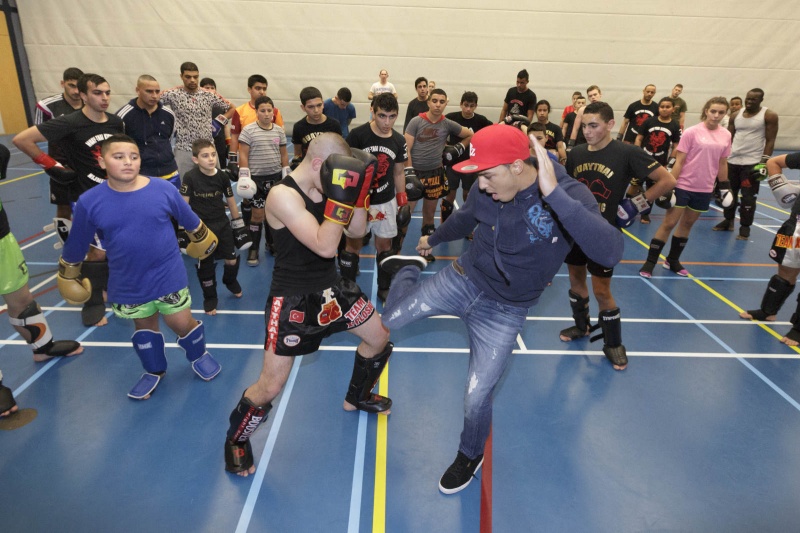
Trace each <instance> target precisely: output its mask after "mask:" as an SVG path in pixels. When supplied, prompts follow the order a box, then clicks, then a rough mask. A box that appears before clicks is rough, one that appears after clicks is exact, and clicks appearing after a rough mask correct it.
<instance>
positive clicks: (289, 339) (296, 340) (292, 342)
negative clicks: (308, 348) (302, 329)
mask: <svg viewBox="0 0 800 533" xmlns="http://www.w3.org/2000/svg"><path fill="white" fill-rule="evenodd" d="M283 344H285V345H286V346H289V347H292V346H297V345H298V344H300V337H298V336H297V335H286V336H285V337H284V338H283Z"/></svg>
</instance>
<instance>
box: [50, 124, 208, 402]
mask: <svg viewBox="0 0 800 533" xmlns="http://www.w3.org/2000/svg"><path fill="white" fill-rule="evenodd" d="M98 161H99V163H100V165H101V166H102V167H103V169H104V170H105V171H106V175H107V176H108V179H107V180H106V181H104V182H103V183H101V184H99V185H97V186H96V187H93V188H92V189H90V190H88V191H86V192H85V193H83V194H82V195H81V197H80V198H79V199H78V203H77V204H76V205H75V211H74V216H73V219H72V231H71V232H70V235H69V239H68V240H67V242H66V244H65V245H64V250H63V255H62V256H61V258H60V259H59V262H58V276H57V283H58V290H59V291H60V292H61V295H62V296H63V297H64V299H65V300H67V301H68V302H70V303H73V304H80V303H83V302H85V301H86V300H88V299H89V297H90V296H91V289H92V287H91V283H90V281H89V280H88V279H85V278H84V279H81V262H82V261H83V258H84V257H85V256H86V250H87V249H88V248H89V244H90V243H91V242H92V241H93V238H94V235H95V233H98V234H99V235H101V239H102V244H103V248H104V249H105V250H106V252H107V257H108V270H109V277H108V301H109V302H112V304H111V309H112V311H113V312H114V314H115V315H117V316H118V317H120V318H128V319H132V320H133V323H134V327H135V330H136V331H135V333H134V334H133V337H132V339H131V341H132V342H133V347H134V349H135V350H136V353H137V355H138V356H139V359H140V360H141V362H142V366H143V367H144V370H145V373H144V374H142V377H141V378H140V379H139V381H138V382H137V383H136V385H134V387H133V388H132V389H131V391H130V392H129V393H128V396H129V397H130V398H133V399H135V400H146V399H147V398H149V397H150V395H151V394H152V393H153V391H154V390H155V389H156V387H157V386H158V383H159V381H160V380H161V378H162V377H163V376H164V373H165V372H166V370H167V358H166V353H165V349H164V348H165V347H164V336H163V335H162V334H161V332H160V331H159V325H158V317H159V314H162V315H164V321H165V322H166V323H167V326H169V328H170V329H171V330H172V331H174V332H175V333H177V334H178V335H179V338H178V345H179V346H180V347H181V348H183V350H184V351H185V352H186V358H187V359H188V360H189V362H190V363H191V364H192V369H193V370H194V371H195V372H196V373H197V375H198V376H200V377H201V378H202V379H203V380H205V381H210V380H211V379H213V378H214V377H215V376H216V375H217V374H219V371H220V370H221V368H222V367H221V366H220V365H219V363H217V362H216V361H215V360H214V358H213V357H211V354H210V353H208V352H207V351H206V343H205V334H204V330H203V323H202V322H197V321H196V320H195V319H194V318H192V313H191V309H190V306H191V303H192V298H191V296H190V295H189V288H188V287H187V281H188V280H187V277H186V268H185V267H184V266H183V260H182V259H181V254H180V251H179V250H178V243H177V242H176V241H175V233H174V232H173V230H172V224H170V217H174V218H175V219H177V221H178V223H179V224H181V225H182V226H183V227H185V228H192V229H191V230H190V231H188V232H187V233H188V236H189V240H190V241H191V242H190V243H189V245H188V246H187V249H186V253H187V254H188V255H189V256H191V257H195V258H198V259H203V258H206V257H208V256H209V255H211V254H212V253H213V252H214V250H215V249H216V247H217V237H216V235H214V233H213V232H211V231H209V229H208V228H207V227H206V225H205V224H203V222H202V221H201V220H200V219H199V218H198V217H197V215H195V214H194V212H192V210H191V208H190V207H189V206H188V205H187V204H186V202H184V201H183V198H181V195H180V193H179V192H178V191H177V190H176V189H175V187H174V186H172V184H170V183H167V182H165V181H164V180H160V179H150V178H148V177H146V176H142V175H141V174H139V168H140V156H139V147H138V146H137V145H136V141H134V140H133V139H131V138H130V137H128V136H126V135H121V134H117V135H112V136H111V137H109V138H108V139H106V141H105V142H104V143H103V145H102V148H101V152H100V159H99V160H98Z"/></svg>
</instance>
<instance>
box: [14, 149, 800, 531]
mask: <svg viewBox="0 0 800 533" xmlns="http://www.w3.org/2000/svg"><path fill="white" fill-rule="evenodd" d="M2 142H3V143H5V144H6V145H9V146H10V141H9V138H8V137H5V138H3V139H2ZM12 153H13V154H14V155H13V157H12V160H11V165H10V172H9V174H10V176H9V178H8V179H7V180H6V181H5V182H0V198H1V199H2V201H3V205H4V207H5V209H6V210H7V212H8V216H9V219H10V221H11V228H12V231H13V232H14V234H15V235H16V237H17V239H18V240H19V241H20V243H21V246H22V247H23V253H24V254H25V257H26V259H27V261H28V265H29V268H30V273H31V279H30V286H31V289H32V290H33V292H34V293H35V296H36V299H37V301H38V302H39V303H40V304H41V305H42V307H43V308H44V309H45V310H46V312H47V313H48V320H49V322H50V325H51V327H52V329H53V331H54V333H55V336H56V338H63V339H67V338H69V339H78V340H80V341H81V342H82V343H83V345H84V346H85V348H86V349H85V352H84V353H83V354H82V355H80V356H77V357H74V358H69V359H61V360H54V361H51V362H47V363H34V362H33V360H32V357H31V351H30V349H29V348H28V347H27V346H26V345H25V344H24V343H23V342H22V341H21V340H20V338H19V337H18V335H16V334H15V333H14V330H13V329H12V328H11V326H10V325H9V324H8V322H7V321H6V320H5V318H4V317H3V318H0V330H2V334H1V336H2V339H4V340H0V368H1V369H2V371H3V374H4V379H3V382H4V384H5V385H7V386H9V387H11V389H12V390H13V391H14V394H15V396H16V398H17V401H18V403H19V405H20V407H27V408H35V409H37V410H38V418H36V420H34V421H33V422H32V423H31V424H29V425H28V426H25V427H23V428H21V429H18V430H15V431H2V432H0V487H2V490H1V491H0V494H2V497H0V531H3V532H40V531H41V532H53V531H58V532H71V531H75V532H85V531H103V532H117V531H124V532H127V531H158V532H160V531H170V532H177V531H180V532H183V531H186V532H189V531H191V532H229V531H230V532H233V531H242V532H244V531H251V532H256V531H258V532H261V531H270V532H359V531H360V532H367V531H373V532H383V531H389V532H414V533H416V532H478V531H480V532H488V531H492V530H494V531H496V532H521V531H546V532H561V531H563V532H583V531H586V532H639V531H658V532H667V531H669V532H675V531H682V532H688V531H692V532H712V531H719V532H768V531H775V532H786V531H798V530H799V529H800V403H798V402H799V401H800V364H798V353H800V350H797V349H795V348H789V347H787V346H785V345H783V344H781V343H780V342H779V339H780V337H781V336H782V335H783V334H784V333H785V332H786V331H788V329H789V324H788V319H789V317H790V316H791V314H792V312H793V311H794V309H795V305H796V301H795V296H794V295H792V297H790V298H789V300H787V302H786V304H785V305H784V308H783V309H782V310H781V312H780V314H779V316H778V322H775V323H770V324H766V323H764V324H758V323H754V322H750V321H744V320H740V319H739V318H738V316H737V315H738V313H739V311H741V310H743V309H753V308H757V307H758V305H759V302H760V301H761V296H762V294H763V291H764V289H765V287H766V284H767V281H768V279H769V278H770V277H771V276H772V275H773V274H774V273H775V272H776V267H775V263H773V262H772V261H771V260H770V259H769V257H768V256H767V251H768V249H769V247H770V244H771V241H772V237H773V234H774V233H775V231H776V229H777V228H778V227H779V226H780V224H781V223H782V221H783V220H784V219H785V217H786V214H787V213H786V211H783V210H781V209H778V208H776V207H775V202H774V200H773V198H772V195H771V194H770V193H769V191H768V189H767V187H766V185H764V186H763V187H762V194H761V196H760V197H759V207H758V210H757V214H756V224H755V225H754V227H753V231H752V236H751V238H750V240H749V241H746V242H744V241H738V240H736V239H735V235H736V233H730V232H712V231H711V227H712V226H713V225H714V224H716V223H717V222H718V221H719V220H720V217H721V214H720V212H719V211H718V210H716V209H712V210H711V211H709V212H708V213H707V215H706V216H704V217H703V218H701V219H700V221H699V222H698V223H697V225H696V226H695V228H694V231H693V232H692V235H691V238H690V240H689V243H688V246H687V248H686V250H685V252H684V254H683V257H682V258H681V259H682V262H683V264H684V266H685V267H686V268H687V269H688V270H689V271H690V273H691V276H690V277H689V278H680V277H678V276H676V275H674V274H672V273H671V272H669V271H667V270H663V269H661V268H657V269H656V271H655V272H654V276H653V278H652V279H651V280H645V279H643V278H640V277H639V276H638V274H637V272H638V268H639V266H640V265H641V263H642V262H643V260H644V258H645V255H646V246H647V244H648V243H649V241H650V239H651V238H652V235H653V234H654V233H655V230H656V229H657V227H658V225H659V223H660V222H661V220H662V218H663V217H662V214H663V212H662V211H660V210H658V209H656V210H655V211H654V213H653V215H652V221H653V222H652V224H650V225H642V224H640V223H638V222H637V223H636V224H634V225H633V226H632V227H631V228H630V230H629V231H628V232H626V247H625V256H624V260H623V262H622V264H620V265H619V266H618V267H617V269H616V271H615V276H614V282H613V285H612V287H613V290H614V296H615V297H616V299H617V302H618V304H619V306H620V308H621V309H622V314H623V322H624V324H623V337H624V342H625V345H626V346H627V349H628V356H629V358H630V364H629V366H628V369H627V370H625V371H624V372H615V371H614V370H612V368H611V366H610V364H609V363H608V361H607V360H606V359H605V357H603V355H602V351H601V350H602V346H601V345H600V342H596V343H589V342H588V341H577V342H572V343H562V342H560V341H559V339H558V332H559V330H560V329H562V328H565V327H567V326H568V325H570V323H571V318H570V308H569V304H568V301H567V289H568V280H567V277H566V270H565V269H562V271H561V273H560V274H559V275H558V276H557V277H556V278H555V280H554V281H553V285H552V287H551V288H550V289H549V290H548V291H546V292H545V294H544V296H543V297H542V299H541V301H540V303H539V305H537V306H536V307H534V308H532V309H531V311H530V314H529V318H528V323H527V324H526V326H525V329H524V331H523V332H522V334H521V335H520V337H519V346H518V350H517V351H516V354H517V355H516V357H515V359H514V360H513V361H512V363H511V365H510V368H509V370H508V372H507V374H506V375H505V377H504V379H503V381H502V382H501V384H500V386H499V388H498V393H497V395H496V401H495V404H494V427H493V432H492V437H491V439H490V442H489V447H488V448H487V455H486V461H485V463H484V467H483V469H482V470H481V471H480V473H479V474H478V479H477V480H475V481H474V482H473V483H472V484H471V485H470V486H469V487H467V488H466V489H465V490H464V491H462V492H460V493H458V494H456V495H452V496H445V495H443V494H441V493H439V491H438V486H437V484H438V480H439V477H440V476H441V474H442V473H443V471H444V470H445V469H446V468H447V466H448V465H449V464H450V463H451V462H452V460H453V459H454V457H455V454H456V450H457V447H458V439H459V433H460V430H461V423H462V414H463V408H462V395H463V390H464V382H465V374H466V365H467V345H468V344H467V336H466V331H465V329H464V326H463V324H462V323H461V322H460V321H459V320H457V319H454V318H452V317H434V318H431V319H428V320H425V321H422V322H419V323H417V324H414V325H412V326H409V327H408V328H406V329H404V330H398V331H394V332H392V339H393V341H394V343H395V346H396V347H395V353H394V356H393V357H392V360H391V363H390V364H389V366H388V372H386V375H385V376H384V378H383V379H382V380H381V385H380V386H381V389H382V392H383V393H385V394H388V395H390V396H391V397H392V399H393V400H394V406H393V408H392V414H391V415H390V416H389V417H388V418H387V417H378V416H375V415H366V414H364V413H350V412H345V411H343V410H342V407H341V406H342V400H343V398H344V394H345V390H346V386H347V383H348V380H349V376H350V373H351V370H352V360H353V349H354V347H355V345H356V342H355V341H356V339H355V337H353V336H351V335H347V334H344V333H343V334H339V335H336V336H334V337H332V338H330V339H328V341H327V342H325V344H324V346H323V347H322V349H321V350H320V351H319V352H318V353H315V354H311V355H307V356H305V357H302V358H298V359H297V360H296V364H295V367H294V370H293V372H292V374H291V377H290V379H289V382H288V384H287V386H286V389H285V390H284V392H283V394H282V395H281V396H280V397H279V398H278V399H277V400H276V401H275V402H274V404H275V408H274V409H273V411H272V413H271V415H270V418H269V421H268V423H267V424H265V425H264V426H262V427H261V428H260V429H259V431H258V432H257V433H256V435H255V436H254V438H253V448H254V451H255V456H256V461H257V467H258V471H257V473H256V475H255V476H251V477H248V478H246V479H245V478H239V477H237V476H233V475H230V474H227V473H226V472H225V470H224V464H223V456H222V445H223V440H224V436H225V432H226V430H227V427H228V415H229V413H230V411H231V409H232V408H233V407H234V406H235V405H236V403H237V401H238V400H239V397H240V395H241V393H242V390H243V389H244V388H245V387H247V386H248V385H249V384H250V383H252V382H253V381H254V380H255V378H256V376H257V375H258V371H259V369H260V366H261V359H262V349H261V345H262V342H263V337H264V315H263V308H264V304H265V301H266V296H267V291H268V288H269V283H270V276H271V268H272V258H271V257H269V256H264V255H263V251H262V261H261V264H260V265H259V266H258V267H256V268H250V267H247V266H246V265H244V264H243V266H242V268H241V271H240V281H241V283H242V286H243V287H244V297H243V298H241V299H236V298H234V297H233V296H232V295H230V294H228V293H227V291H226V290H225V288H224V286H222V285H220V289H219V294H220V299H219V308H218V309H219V314H218V315H217V316H214V317H206V316H205V315H203V313H202V309H201V308H202V297H201V293H200V290H199V286H198V283H197V279H196V276H195V274H194V271H193V268H194V267H193V264H192V261H191V260H189V259H188V258H186V259H185V262H186V267H187V269H188V270H189V280H190V288H191V291H192V295H193V296H194V297H195V302H194V304H193V308H194V309H195V311H194V312H195V314H196V316H197V318H198V319H202V320H203V321H204V322H205V324H206V336H207V339H208V341H209V343H210V344H209V350H210V351H211V352H212V353H213V354H214V357H215V358H217V359H218V360H219V361H220V363H221V364H222V367H223V370H222V373H221V374H220V375H219V376H218V377H217V378H216V379H214V380H213V381H211V382H209V383H205V382H203V381H201V380H200V379H199V378H198V377H196V376H195V374H194V373H193V372H192V371H191V369H190V368H189V365H188V364H187V362H186V360H185V358H184V357H183V352H182V351H181V350H180V349H178V348H177V347H176V345H175V344H174V335H172V334H171V333H167V334H166V337H167V340H168V342H169V343H170V344H168V350H167V357H168V359H169V362H170V368H169V371H168V375H167V377H166V379H165V380H164V381H162V383H161V385H160V386H159V388H158V391H157V392H156V393H155V394H154V396H153V397H152V398H151V399H150V400H148V401H144V402H137V401H133V400H130V399H128V398H127V397H126V393H127V391H128V390H129V389H130V387H131V386H132V385H133V384H134V383H135V382H136V380H137V379H138V377H139V375H140V374H141V371H142V370H141V366H140V364H139V360H138V358H137V357H136V356H135V354H134V351H133V348H132V347H131V344H130V336H131V333H132V331H133V328H132V324H130V323H127V322H124V321H122V320H120V319H118V318H115V317H113V316H111V313H110V312H109V323H108V325H107V326H105V327H101V328H85V327H83V326H82V325H81V322H80V317H79V314H78V308H76V307H74V306H70V305H65V302H64V301H63V299H61V297H60V296H59V294H58V291H57V290H56V289H55V271H56V264H57V260H58V254H59V252H58V251H56V250H54V249H53V243H54V242H55V241H56V237H55V235H54V234H53V233H52V232H50V233H42V227H43V226H44V225H45V224H47V223H49V221H50V219H51V217H52V216H53V214H54V208H53V207H52V206H50V204H49V202H48V186H47V176H46V175H44V174H43V173H42V172H41V171H40V170H39V168H38V167H36V166H35V165H33V164H32V163H31V162H30V160H29V159H28V158H27V157H25V156H24V155H22V154H20V153H19V151H18V150H16V149H14V148H13V147H12ZM790 178H792V179H797V174H796V173H792V174H790ZM417 215H419V213H417ZM131 216H136V215H135V213H132V214H131ZM146 223H147V222H146V221H143V224H146ZM419 228H420V218H419V217H418V216H416V217H415V218H414V219H413V221H412V223H411V228H410V230H409V239H408V240H407V242H406V246H405V252H407V253H410V252H412V250H413V246H414V244H415V242H416V238H417V235H418V234H419ZM465 246H468V242H467V241H459V242H453V243H449V244H447V245H444V246H442V247H440V248H439V249H437V250H435V252H436V256H437V258H438V260H437V261H436V262H435V263H433V264H431V265H430V266H429V268H428V270H427V271H426V275H428V274H431V273H435V272H436V271H438V270H439V269H441V268H445V267H446V266H447V265H448V260H449V259H452V258H454V257H455V256H457V255H458V254H459V253H460V252H461V250H462V249H463V248H464V247H465ZM262 248H263V246H262ZM374 267H375V263H374V248H373V247H372V245H370V246H368V247H366V248H365V249H364V251H363V255H362V260H361V275H360V277H359V283H360V284H361V287H362V288H363V289H364V290H365V292H366V293H367V294H368V295H372V296H373V297H374V296H375V295H376V292H377V289H376V285H375V277H374ZM221 270H222V268H221V267H218V275H219V276H221ZM373 299H375V298H373ZM379 309H380V306H379ZM591 310H592V315H593V316H596V314H597V306H596V303H595V301H594V300H592V306H591ZM165 329H166V328H165Z"/></svg>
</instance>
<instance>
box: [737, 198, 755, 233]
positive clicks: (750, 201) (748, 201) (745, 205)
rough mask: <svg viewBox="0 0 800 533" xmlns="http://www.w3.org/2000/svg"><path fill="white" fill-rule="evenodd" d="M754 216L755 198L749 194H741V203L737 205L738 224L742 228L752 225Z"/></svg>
mask: <svg viewBox="0 0 800 533" xmlns="http://www.w3.org/2000/svg"><path fill="white" fill-rule="evenodd" d="M755 216H756V197H755V196H752V195H750V194H744V193H743V194H742V201H741V202H740V203H739V222H740V223H741V224H742V226H745V227H749V226H752V225H753V219H754V218H755Z"/></svg>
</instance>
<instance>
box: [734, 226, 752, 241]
mask: <svg viewBox="0 0 800 533" xmlns="http://www.w3.org/2000/svg"><path fill="white" fill-rule="evenodd" d="M749 238H750V226H741V227H740V228H739V235H737V236H736V240H739V241H746V240H747V239H749Z"/></svg>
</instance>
